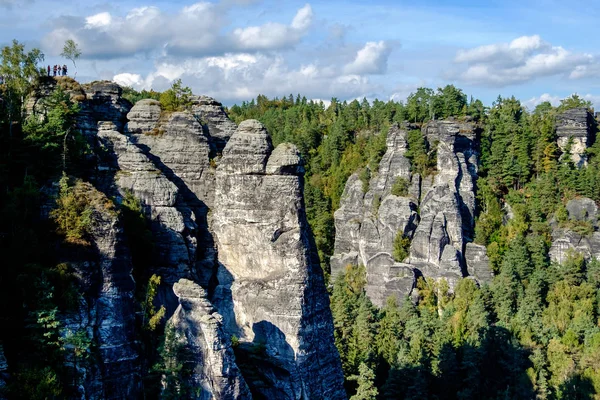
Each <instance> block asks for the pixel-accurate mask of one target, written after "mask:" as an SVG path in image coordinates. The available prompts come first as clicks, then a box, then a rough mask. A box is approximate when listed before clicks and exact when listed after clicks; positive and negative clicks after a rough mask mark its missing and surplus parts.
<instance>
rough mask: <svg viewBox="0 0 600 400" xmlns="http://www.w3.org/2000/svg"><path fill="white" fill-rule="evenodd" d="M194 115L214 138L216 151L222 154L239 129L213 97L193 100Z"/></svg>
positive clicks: (201, 97)
mask: <svg viewBox="0 0 600 400" xmlns="http://www.w3.org/2000/svg"><path fill="white" fill-rule="evenodd" d="M192 113H193V114H194V115H195V116H196V117H197V118H198V119H199V120H200V121H201V123H202V125H203V127H204V128H205V130H206V131H207V133H208V134H209V135H210V136H211V137H212V139H213V141H212V143H213V145H214V150H215V151H216V152H217V153H221V152H222V151H223V149H224V148H225V144H227V141H228V140H229V138H230V137H231V135H233V133H234V132H235V130H236V129H237V126H236V125H235V123H234V122H233V121H231V120H230V119H229V117H228V116H227V113H226V112H225V110H224V109H223V105H222V104H221V103H219V102H218V101H217V100H215V99H213V98H212V97H208V96H197V97H195V98H193V99H192Z"/></svg>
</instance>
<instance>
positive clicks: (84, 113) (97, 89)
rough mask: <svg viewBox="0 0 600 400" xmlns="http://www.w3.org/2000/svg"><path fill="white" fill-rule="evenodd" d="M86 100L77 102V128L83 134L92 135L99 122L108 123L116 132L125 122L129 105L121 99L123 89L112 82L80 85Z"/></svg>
mask: <svg viewBox="0 0 600 400" xmlns="http://www.w3.org/2000/svg"><path fill="white" fill-rule="evenodd" d="M82 89H83V90H84V92H85V96H86V99H85V100H84V101H81V102H79V105H80V111H79V114H78V117H77V128H78V129H79V130H80V131H81V132H82V133H84V134H87V135H94V134H95V133H96V128H97V126H98V122H99V121H110V122H113V123H114V124H115V126H116V127H117V129H118V130H120V131H121V130H122V129H123V126H124V125H125V123H126V122H127V120H126V115H127V112H129V110H130V109H131V103H130V102H129V101H128V100H126V99H124V98H123V97H121V95H122V94H123V89H122V88H121V87H120V86H119V85H117V84H116V83H114V82H110V81H99V82H92V83H88V84H85V85H82Z"/></svg>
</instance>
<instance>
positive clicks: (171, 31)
mask: <svg viewBox="0 0 600 400" xmlns="http://www.w3.org/2000/svg"><path fill="white" fill-rule="evenodd" d="M0 1H6V0H0ZM227 4H228V5H227ZM228 6H231V3H226V4H223V3H221V4H219V3H210V2H198V3H195V4H192V5H189V6H186V7H183V8H181V9H180V10H178V11H177V12H175V13H169V12H165V11H163V10H161V9H160V8H158V7H155V6H146V7H138V8H134V9H132V10H130V11H129V12H128V13H127V14H126V15H125V16H119V15H112V14H110V13H109V12H102V13H99V14H94V15H90V16H87V17H75V18H58V19H56V20H55V21H54V25H55V29H53V30H52V32H50V33H49V34H48V35H47V36H46V37H45V38H44V40H43V44H44V50H46V51H47V52H48V53H50V54H54V55H56V54H58V53H60V51H61V49H62V44H63V43H64V41H65V40H66V39H73V40H75V41H76V42H77V43H79V44H80V47H81V48H82V50H83V52H84V55H85V56H86V57H88V58H99V59H109V58H118V57H125V56H126V57H131V56H132V55H135V54H152V55H155V56H156V55H171V56H203V55H215V54H224V53H226V52H232V51H246V52H247V51H258V50H276V49H281V48H283V47H288V46H292V45H294V44H296V43H298V42H299V41H300V40H301V39H302V38H303V36H304V35H305V34H306V33H307V31H308V29H309V27H310V25H311V23H312V18H313V12H312V8H311V7H310V5H309V4H306V5H305V6H304V7H302V8H300V9H299V10H298V11H297V13H296V14H295V16H294V17H293V19H292V21H291V22H290V24H289V25H284V24H279V23H273V22H269V23H266V24H264V25H260V26H250V27H244V28H237V29H229V31H228V30H227V29H226V28H227V24H226V22H227V21H226V19H225V17H226V14H227V11H228V9H227V7H228Z"/></svg>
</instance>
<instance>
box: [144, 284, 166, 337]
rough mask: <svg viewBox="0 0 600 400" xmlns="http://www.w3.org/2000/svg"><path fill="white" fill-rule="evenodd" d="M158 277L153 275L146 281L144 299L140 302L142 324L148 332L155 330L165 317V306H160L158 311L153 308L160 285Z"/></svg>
mask: <svg viewBox="0 0 600 400" xmlns="http://www.w3.org/2000/svg"><path fill="white" fill-rule="evenodd" d="M160 281H161V279H160V276H158V275H156V274H153V275H152V276H151V277H150V279H149V280H148V285H147V286H146V297H145V299H144V301H143V302H142V313H143V323H142V325H143V326H144V328H145V329H148V330H150V331H154V330H156V328H157V327H158V325H159V324H160V323H161V321H162V319H163V318H164V317H165V313H166V309H165V306H162V305H161V306H160V308H159V309H158V310H156V307H155V306H154V300H155V298H156V294H157V292H158V287H159V285H160Z"/></svg>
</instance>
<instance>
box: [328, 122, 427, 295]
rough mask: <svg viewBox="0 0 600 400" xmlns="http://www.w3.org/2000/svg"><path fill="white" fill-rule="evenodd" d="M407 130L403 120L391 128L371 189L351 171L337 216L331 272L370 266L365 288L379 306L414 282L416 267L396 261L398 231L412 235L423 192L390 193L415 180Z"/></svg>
mask: <svg viewBox="0 0 600 400" xmlns="http://www.w3.org/2000/svg"><path fill="white" fill-rule="evenodd" d="M406 133H407V132H406V128H400V127H399V126H398V125H394V126H392V128H390V131H389V133H388V137H387V142H386V144H387V151H386V153H385V154H384V156H383V158H382V159H381V162H380V164H379V171H378V172H377V173H376V174H373V175H374V176H373V177H372V178H371V180H370V182H369V190H368V191H367V192H366V193H364V192H363V182H362V181H361V180H360V179H359V177H358V175H357V174H354V175H352V176H351V177H350V179H349V180H348V183H347V184H346V188H345V189H344V193H343V195H342V201H341V207H340V209H339V210H337V211H336V212H335V215H334V216H335V225H336V226H335V227H336V241H335V251H334V256H333V257H332V258H331V273H332V275H337V274H339V273H340V272H341V271H342V270H343V268H344V267H345V266H346V265H348V264H362V265H365V266H366V268H367V286H366V291H367V294H368V296H369V297H370V298H371V300H372V301H373V302H374V303H375V304H378V305H383V304H385V301H386V298H387V297H389V296H390V295H398V296H401V295H402V293H403V294H408V293H410V290H411V289H412V287H413V286H414V283H415V274H414V272H413V271H412V269H411V268H409V267H407V266H406V265H405V264H401V263H400V262H401V261H404V260H398V261H399V262H395V261H394V259H393V257H392V254H393V250H394V240H395V238H396V236H397V235H398V234H400V235H402V234H403V235H405V236H407V237H411V238H412V236H413V234H414V231H415V228H416V226H417V223H418V215H417V199H416V198H415V197H418V195H417V196H414V194H413V195H411V194H408V193H407V197H399V196H396V195H394V194H392V193H391V191H392V187H393V185H394V183H396V181H397V180H398V179H404V180H405V181H406V182H410V181H411V179H413V176H412V174H411V172H410V161H409V160H408V159H407V158H406V157H405V156H404V153H405V152H406V149H407V142H406ZM399 289H400V290H399Z"/></svg>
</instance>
